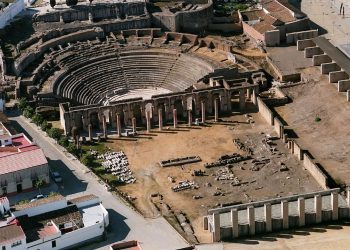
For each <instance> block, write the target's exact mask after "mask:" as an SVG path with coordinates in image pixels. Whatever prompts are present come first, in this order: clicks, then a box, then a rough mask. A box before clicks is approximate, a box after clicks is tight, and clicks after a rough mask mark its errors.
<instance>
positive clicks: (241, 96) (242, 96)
mask: <svg viewBox="0 0 350 250" xmlns="http://www.w3.org/2000/svg"><path fill="white" fill-rule="evenodd" d="M239 108H240V110H241V111H244V110H245V94H244V89H241V90H239Z"/></svg>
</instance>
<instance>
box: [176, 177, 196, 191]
mask: <svg viewBox="0 0 350 250" xmlns="http://www.w3.org/2000/svg"><path fill="white" fill-rule="evenodd" d="M191 188H193V189H198V188H199V186H198V184H196V183H195V182H194V181H188V180H186V181H180V182H179V184H177V185H175V186H173V187H172V188H171V189H172V190H173V191H174V192H179V191H182V190H186V189H191Z"/></svg>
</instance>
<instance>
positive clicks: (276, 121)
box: [273, 117, 284, 138]
mask: <svg viewBox="0 0 350 250" xmlns="http://www.w3.org/2000/svg"><path fill="white" fill-rule="evenodd" d="M273 127H274V129H275V131H276V133H277V135H278V137H279V138H282V137H283V135H284V126H283V123H282V122H281V121H280V119H278V118H277V117H275V118H273Z"/></svg>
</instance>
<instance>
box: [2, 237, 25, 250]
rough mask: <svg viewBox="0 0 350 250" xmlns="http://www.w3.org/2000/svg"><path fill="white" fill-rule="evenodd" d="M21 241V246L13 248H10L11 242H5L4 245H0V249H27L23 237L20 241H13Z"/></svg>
mask: <svg viewBox="0 0 350 250" xmlns="http://www.w3.org/2000/svg"><path fill="white" fill-rule="evenodd" d="M19 240H20V241H21V242H22V244H21V245H18V246H15V247H11V245H12V243H13V242H6V244H1V243H0V249H2V248H3V247H5V248H6V250H7V249H13V250H25V249H27V245H26V238H25V237H23V238H22V239H18V240H15V241H19Z"/></svg>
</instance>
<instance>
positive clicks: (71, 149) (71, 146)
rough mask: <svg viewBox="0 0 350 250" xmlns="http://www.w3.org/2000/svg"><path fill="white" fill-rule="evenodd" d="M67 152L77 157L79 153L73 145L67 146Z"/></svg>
mask: <svg viewBox="0 0 350 250" xmlns="http://www.w3.org/2000/svg"><path fill="white" fill-rule="evenodd" d="M67 151H68V152H69V153H71V154H73V155H77V153H78V150H77V147H76V145H74V144H72V143H69V145H68V146H67Z"/></svg>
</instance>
